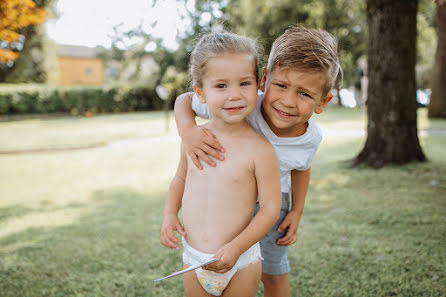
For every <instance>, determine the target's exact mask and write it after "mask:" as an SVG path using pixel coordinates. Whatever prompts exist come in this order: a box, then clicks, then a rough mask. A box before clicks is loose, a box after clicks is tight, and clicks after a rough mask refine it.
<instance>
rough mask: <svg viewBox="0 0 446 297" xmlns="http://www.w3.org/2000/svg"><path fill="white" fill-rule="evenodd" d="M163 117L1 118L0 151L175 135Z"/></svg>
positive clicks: (171, 123)
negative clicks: (11, 120) (2, 120)
mask: <svg viewBox="0 0 446 297" xmlns="http://www.w3.org/2000/svg"><path fill="white" fill-rule="evenodd" d="M163 117H164V113H162V112H146V113H135V114H118V115H108V116H107V115H98V116H94V117H92V118H83V117H63V118H59V119H45V118H42V119H30V120H23V121H13V122H0V138H1V139H2V141H1V142H0V152H2V151H11V150H29V149H42V148H45V149H57V148H66V147H88V146H92V145H97V146H100V145H106V144H108V143H110V142H113V141H118V140H123V139H132V138H141V137H154V136H163V135H176V126H175V121H174V119H173V115H172V114H171V115H170V116H169V131H168V132H166V127H165V126H166V124H165V122H164V121H163Z"/></svg>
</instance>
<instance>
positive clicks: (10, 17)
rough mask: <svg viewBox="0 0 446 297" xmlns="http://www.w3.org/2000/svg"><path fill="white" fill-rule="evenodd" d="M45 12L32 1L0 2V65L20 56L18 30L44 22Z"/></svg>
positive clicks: (7, 0) (11, 0)
mask: <svg viewBox="0 0 446 297" xmlns="http://www.w3.org/2000/svg"><path fill="white" fill-rule="evenodd" d="M45 15H46V13H45V10H44V9H42V8H38V7H36V3H35V2H34V1H32V0H2V1H0V41H1V44H0V63H7V62H10V61H11V62H12V61H15V60H16V59H17V58H18V57H19V56H20V47H21V45H20V41H21V40H20V37H21V34H20V30H22V29H23V28H25V27H28V26H30V25H37V24H40V23H42V22H43V21H44V20H45Z"/></svg>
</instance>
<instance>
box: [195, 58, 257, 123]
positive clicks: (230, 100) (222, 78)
mask: <svg viewBox="0 0 446 297" xmlns="http://www.w3.org/2000/svg"><path fill="white" fill-rule="evenodd" d="M255 71H256V65H255V58H254V57H253V56H251V55H248V54H233V53H224V54H220V55H217V56H215V57H212V58H211V59H209V61H208V62H207V63H206V66H205V69H204V72H203V79H202V87H201V88H199V87H197V86H196V85H194V91H195V93H196V94H197V96H198V98H199V99H200V101H201V102H202V103H206V104H207V106H208V108H209V111H210V113H211V115H212V118H213V119H214V120H221V121H223V122H224V123H227V124H234V123H238V122H241V121H243V120H244V119H245V117H246V116H247V115H248V114H249V113H251V112H252V111H253V110H254V108H255V106H256V101H257V81H256V73H255Z"/></svg>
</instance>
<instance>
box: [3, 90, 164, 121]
mask: <svg viewBox="0 0 446 297" xmlns="http://www.w3.org/2000/svg"><path fill="white" fill-rule="evenodd" d="M163 106H164V101H163V100H161V99H160V98H159V97H158V95H157V94H156V92H155V90H154V89H153V88H151V87H148V86H143V85H140V86H135V85H114V86H107V87H49V86H45V85H5V86H1V87H0V115H2V114H25V113H29V114H33V113H55V112H58V113H71V114H73V115H77V114H84V113H85V112H87V111H89V112H93V113H109V112H129V111H142V110H160V109H162V108H163Z"/></svg>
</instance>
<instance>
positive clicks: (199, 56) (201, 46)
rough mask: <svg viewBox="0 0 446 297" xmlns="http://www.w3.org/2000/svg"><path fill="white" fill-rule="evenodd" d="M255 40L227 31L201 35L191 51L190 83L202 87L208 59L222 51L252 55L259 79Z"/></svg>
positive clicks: (257, 78) (222, 52)
mask: <svg viewBox="0 0 446 297" xmlns="http://www.w3.org/2000/svg"><path fill="white" fill-rule="evenodd" d="M257 49H258V47H257V43H256V41H255V40H253V39H251V38H249V37H245V36H241V35H237V34H233V33H228V32H221V33H208V34H206V35H203V36H202V37H201V38H200V40H199V41H198V43H197V44H196V45H195V48H194V50H193V51H192V53H191V57H190V64H189V73H190V76H191V78H192V84H194V85H196V86H197V87H199V88H201V87H203V75H204V73H205V68H206V64H207V62H208V61H209V59H211V58H213V57H215V56H217V55H221V54H224V53H231V54H248V55H252V57H253V58H254V63H255V72H256V73H255V75H256V81H257V82H258V81H259V54H258V51H257Z"/></svg>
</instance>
